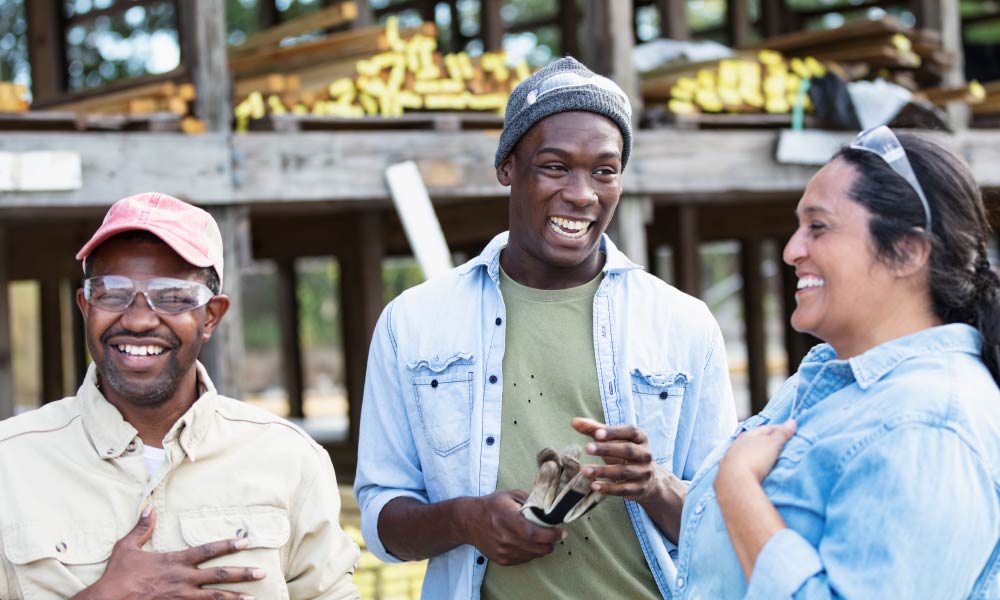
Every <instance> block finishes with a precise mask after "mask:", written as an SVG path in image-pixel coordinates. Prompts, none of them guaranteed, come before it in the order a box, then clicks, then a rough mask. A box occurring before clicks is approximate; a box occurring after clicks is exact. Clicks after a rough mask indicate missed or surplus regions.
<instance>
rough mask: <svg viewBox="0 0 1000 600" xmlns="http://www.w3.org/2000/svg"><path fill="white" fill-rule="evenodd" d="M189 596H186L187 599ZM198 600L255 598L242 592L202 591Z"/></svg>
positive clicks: (250, 599) (197, 596) (244, 599)
mask: <svg viewBox="0 0 1000 600" xmlns="http://www.w3.org/2000/svg"><path fill="white" fill-rule="evenodd" d="M187 597H188V596H185V598H187ZM191 598H197V599H198V600H254V598H253V596H251V595H249V594H243V593H241V592H227V591H224V590H200V592H199V593H198V594H197V595H196V596H191Z"/></svg>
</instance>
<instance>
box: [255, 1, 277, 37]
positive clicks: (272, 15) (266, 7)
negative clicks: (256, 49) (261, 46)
mask: <svg viewBox="0 0 1000 600" xmlns="http://www.w3.org/2000/svg"><path fill="white" fill-rule="evenodd" d="M257 5H258V6H259V7H260V14H259V15H258V19H257V29H258V30H259V31H264V30H265V29H269V28H271V27H274V26H275V25H277V24H278V21H279V20H281V19H280V17H279V16H278V5H277V3H276V2H275V0H260V2H258V3H257Z"/></svg>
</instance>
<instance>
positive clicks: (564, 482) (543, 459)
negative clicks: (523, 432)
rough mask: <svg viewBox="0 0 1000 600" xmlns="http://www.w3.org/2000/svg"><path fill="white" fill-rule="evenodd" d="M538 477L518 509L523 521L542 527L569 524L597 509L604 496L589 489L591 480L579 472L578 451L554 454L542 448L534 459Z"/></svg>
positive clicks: (575, 446) (572, 446)
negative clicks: (524, 519) (522, 504)
mask: <svg viewBox="0 0 1000 600" xmlns="http://www.w3.org/2000/svg"><path fill="white" fill-rule="evenodd" d="M535 460H536V461H537V462H538V473H537V474H536V475H535V483H534V485H533V486H532V488H531V493H530V494H529V495H528V499H527V501H525V503H524V506H522V507H521V514H523V515H524V517H525V518H526V519H528V520H529V521H531V522H532V523H534V524H536V525H541V526H542V527H557V526H559V525H565V524H567V523H572V522H573V521H575V520H577V519H579V518H580V517H582V516H583V515H584V514H586V513H587V512H589V511H590V509H592V508H594V507H595V506H597V503H598V502H600V501H601V499H602V498H603V497H604V494H601V493H600V492H595V491H593V490H591V489H590V483H591V481H592V480H591V479H590V478H589V477H584V475H583V473H582V472H581V471H580V447H579V446H577V445H576V444H573V445H571V446H567V447H566V448H563V450H562V452H556V451H555V450H553V449H552V448H542V449H541V450H539V451H538V454H537V455H536V457H535Z"/></svg>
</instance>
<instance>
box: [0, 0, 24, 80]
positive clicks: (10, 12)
mask: <svg viewBox="0 0 1000 600" xmlns="http://www.w3.org/2000/svg"><path fill="white" fill-rule="evenodd" d="M27 31H28V23H27V21H26V20H25V18H24V0H0V81H14V82H16V83H21V84H24V85H26V86H28V85H31V69H30V68H29V66H28V36H27Z"/></svg>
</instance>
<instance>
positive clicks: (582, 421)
mask: <svg viewBox="0 0 1000 600" xmlns="http://www.w3.org/2000/svg"><path fill="white" fill-rule="evenodd" d="M569 424H570V425H571V426H572V427H573V429H575V430H577V431H578V432H580V433H582V434H583V435H589V436H591V437H593V436H594V433H596V432H597V430H598V429H601V428H602V427H604V423H600V422H598V421H595V420H593V419H588V418H586V417H574V418H573V420H572V421H570V422H569Z"/></svg>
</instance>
